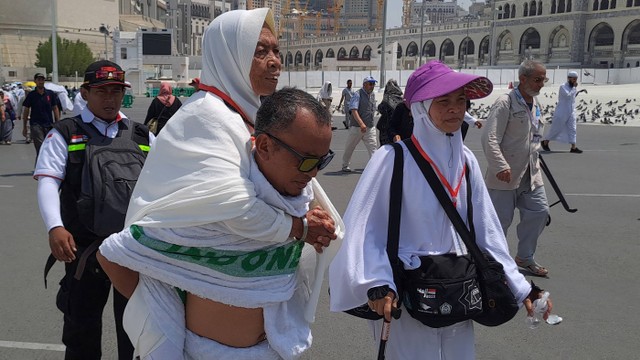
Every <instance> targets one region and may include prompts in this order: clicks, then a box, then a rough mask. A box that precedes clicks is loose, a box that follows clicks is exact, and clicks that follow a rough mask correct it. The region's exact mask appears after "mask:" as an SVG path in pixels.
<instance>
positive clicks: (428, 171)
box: [403, 139, 489, 269]
mask: <svg viewBox="0 0 640 360" xmlns="http://www.w3.org/2000/svg"><path fill="white" fill-rule="evenodd" d="M403 142H404V144H405V145H406V146H407V149H409V152H410V153H411V155H412V156H413V159H414V160H415V161H416V163H417V164H418V167H419V168H420V171H422V175H424V177H425V179H426V180H427V182H428V183H429V186H431V190H433V193H434V194H435V195H436V197H437V198H438V201H439V202H440V205H441V206H442V208H443V209H444V212H445V213H447V216H448V217H449V220H451V223H452V224H453V227H454V228H455V229H456V231H457V232H458V234H459V235H460V238H462V241H463V242H464V244H465V245H466V246H467V250H469V252H470V253H471V256H473V259H474V260H475V262H476V264H477V265H478V267H480V268H481V269H485V268H487V267H488V266H489V263H488V262H487V260H486V259H485V257H484V255H483V254H482V252H481V251H480V248H479V247H478V244H476V241H475V229H474V227H473V206H472V205H471V181H469V178H470V177H471V170H470V169H469V165H468V164H466V163H465V167H466V175H465V178H466V181H467V213H468V215H467V216H468V218H469V224H470V228H471V230H469V229H468V228H467V226H466V225H465V223H464V220H462V217H460V214H459V213H458V210H456V208H455V207H453V203H452V202H451V199H449V197H448V196H447V194H446V192H445V190H444V187H443V186H442V183H441V182H440V180H439V179H438V177H437V175H436V173H435V171H433V168H432V167H431V164H429V162H428V161H427V160H425V159H424V158H423V157H422V155H420V152H419V151H418V149H417V148H416V146H415V145H414V144H413V141H411V139H405V140H403Z"/></svg>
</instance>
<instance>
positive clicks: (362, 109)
mask: <svg viewBox="0 0 640 360" xmlns="http://www.w3.org/2000/svg"><path fill="white" fill-rule="evenodd" d="M377 82H378V81H377V80H376V79H374V78H373V77H372V76H367V77H365V78H364V79H363V80H362V89H360V90H358V91H356V92H355V93H354V94H353V96H352V97H351V101H350V102H349V109H350V110H349V111H350V112H351V122H350V123H349V137H348V138H347V144H346V146H345V149H344V155H343V156H342V171H343V172H351V168H350V167H349V165H350V164H351V156H352V155H353V151H354V150H355V149H356V146H357V145H358V143H359V142H360V141H362V142H363V143H364V146H365V147H366V148H367V151H368V152H369V158H371V155H373V152H374V151H375V150H376V149H377V148H378V139H377V136H376V128H375V127H374V124H373V114H374V113H375V111H376V98H375V95H374V94H373V88H374V87H375V86H376V83H377Z"/></svg>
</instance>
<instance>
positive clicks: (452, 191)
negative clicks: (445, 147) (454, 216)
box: [411, 135, 467, 207]
mask: <svg viewBox="0 0 640 360" xmlns="http://www.w3.org/2000/svg"><path fill="white" fill-rule="evenodd" d="M411 141H412V142H413V145H415V147H416V149H418V152H420V155H422V157H423V158H424V159H425V160H427V162H429V164H431V166H432V167H433V169H434V170H435V171H436V174H438V178H439V179H440V182H441V183H442V185H444V187H445V188H446V189H447V191H448V192H449V195H451V202H453V207H456V204H457V203H458V192H459V191H460V185H462V178H463V177H464V174H465V172H466V170H467V169H466V166H465V167H463V168H462V173H461V174H460V179H458V185H456V188H455V189H454V188H453V187H452V186H451V184H449V181H448V180H447V178H446V177H444V175H442V172H440V169H438V166H437V165H436V164H435V163H434V162H433V160H431V158H430V157H429V155H427V153H426V152H425V151H424V150H423V149H422V146H420V143H419V142H418V139H416V138H415V136H413V135H411Z"/></svg>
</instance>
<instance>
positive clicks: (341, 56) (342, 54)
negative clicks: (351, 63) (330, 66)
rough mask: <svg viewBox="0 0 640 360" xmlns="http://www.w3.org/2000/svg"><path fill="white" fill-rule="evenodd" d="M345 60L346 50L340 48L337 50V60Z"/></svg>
mask: <svg viewBox="0 0 640 360" xmlns="http://www.w3.org/2000/svg"><path fill="white" fill-rule="evenodd" d="M346 58H347V50H345V49H344V48H343V47H341V48H340V50H338V60H340V59H346Z"/></svg>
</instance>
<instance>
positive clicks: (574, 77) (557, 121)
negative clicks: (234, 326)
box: [540, 71, 587, 154]
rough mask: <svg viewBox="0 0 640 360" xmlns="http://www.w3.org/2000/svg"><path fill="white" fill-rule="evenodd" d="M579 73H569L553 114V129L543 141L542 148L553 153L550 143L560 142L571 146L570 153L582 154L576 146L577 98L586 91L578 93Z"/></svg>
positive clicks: (559, 92) (559, 93) (561, 87)
mask: <svg viewBox="0 0 640 360" xmlns="http://www.w3.org/2000/svg"><path fill="white" fill-rule="evenodd" d="M577 87H578V73H577V72H575V71H569V73H568V74H567V82H566V83H564V84H562V85H561V86H560V89H559V90H558V105H556V110H555V112H554V113H553V119H552V123H551V128H550V129H549V132H547V135H546V136H545V137H544V140H542V143H541V144H540V145H542V148H543V149H544V150H545V151H551V149H550V148H549V141H551V140H554V141H559V142H563V143H567V144H571V149H570V150H569V152H572V153H575V154H581V153H582V150H580V149H578V147H577V146H576V133H577V131H576V110H575V109H576V96H577V95H578V94H579V93H581V92H583V91H584V92H585V93H586V92H587V90H586V89H582V90H580V91H578V89H577Z"/></svg>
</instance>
